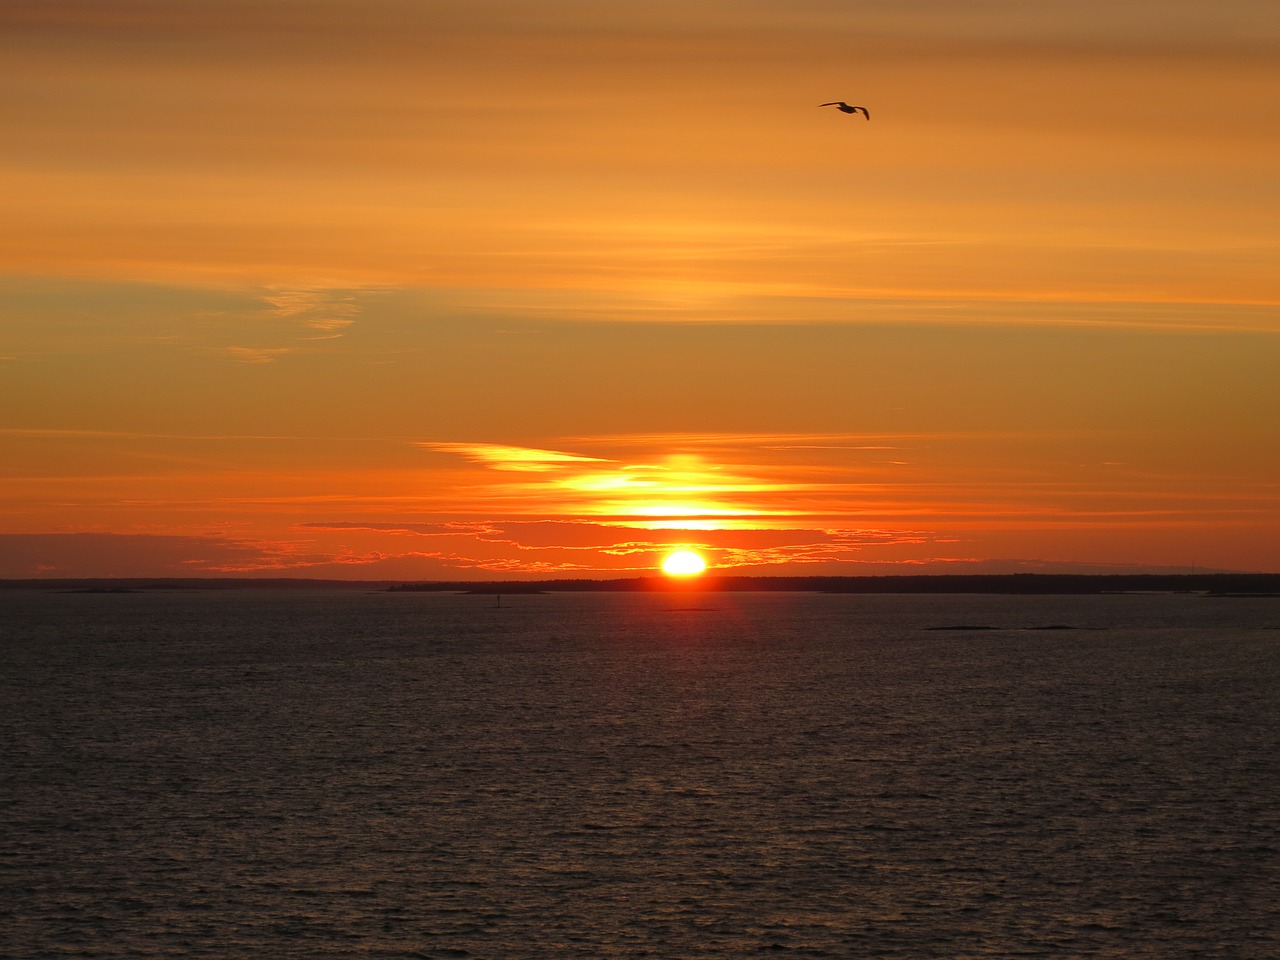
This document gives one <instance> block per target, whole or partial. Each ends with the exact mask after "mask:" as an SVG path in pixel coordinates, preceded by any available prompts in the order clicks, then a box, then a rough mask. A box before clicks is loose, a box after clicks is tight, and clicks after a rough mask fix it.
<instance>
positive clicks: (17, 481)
mask: <svg viewBox="0 0 1280 960" xmlns="http://www.w3.org/2000/svg"><path fill="white" fill-rule="evenodd" d="M0 58H2V60H0V62H3V63H4V64H5V67H4V69H3V71H0V84H2V85H3V91H0V95H3V97H4V101H5V103H6V104H7V105H8V106H7V107H6V110H5V111H4V112H3V113H2V114H0V135H2V136H3V138H4V142H5V143H6V149H5V150H4V151H3V152H2V153H0V183H3V197H4V208H5V221H6V227H7V228H6V229H5V230H4V231H2V232H0V577H28V576H128V575H143V576H147V575H164V574H175V575H176V574H182V575H211V576H213V575H259V574H260V575H269V576H283V575H292V576H325V577H328V576H338V577H345V578H394V579H412V578H448V579H454V578H477V577H478V578H490V577H495V576H504V577H505V576H510V577H539V576H563V575H573V576H605V575H611V574H612V575H633V574H635V573H636V572H650V571H653V570H654V569H656V567H657V566H658V564H659V563H660V561H661V558H662V556H663V554H664V552H665V551H667V550H669V549H670V548H671V547H672V546H674V545H692V546H695V547H697V548H698V549H700V550H701V551H702V552H703V553H704V554H705V555H706V556H707V557H708V559H709V560H710V561H711V562H712V564H713V566H715V567H718V568H720V569H737V570H740V571H742V572H752V573H777V574H787V573H796V574H801V573H819V572H820V573H849V574H857V573H884V572H895V571H897V572H901V571H915V570H918V571H926V570H927V571H935V570H955V571H957V572H961V571H971V570H1006V569H1045V570H1058V569H1089V570H1092V569H1139V568H1166V567H1172V568H1184V567H1190V566H1191V565H1195V566H1196V567H1197V568H1200V569H1205V568H1216V569H1237V570H1269V571H1278V570H1280V546H1278V545H1280V452H1278V451H1280V444H1278V443H1277V442H1276V438H1277V435H1280V399H1277V397H1278V396H1280V394H1277V392H1276V389H1275V387H1274V383H1275V382H1276V381H1277V379H1278V377H1277V374H1280V282H1278V281H1277V277H1278V276H1280V273H1278V272H1277V269H1276V264H1277V263H1280V175H1278V174H1277V171H1280V122H1277V121H1280V16H1277V15H1276V13H1275V8H1274V5H1273V4H1272V3H1270V2H1269V0H1268V2H1254V0H1234V2H1232V3H1230V4H1225V5H1224V4H1221V3H1210V2H1208V0H1165V2H1161V3H1158V4H1157V3H1154V2H1150V0H1143V2H1137V0H1079V2H1077V3H1074V4H1071V5H1069V6H1068V5H1057V4H1053V5H1049V4H1041V3H1033V2H1012V0H947V2H942V0H892V2H891V0H861V2H859V0H841V2H835V0H791V2H787V3H781V2H772V0H737V2H734V3H728V2H704V3H699V4H687V3H674V2H655V0H647V2H644V3H640V2H631V0H615V2H612V3H608V4H602V3H596V2H592V3H587V2H572V0H539V2H537V3H534V2H530V0H505V2H504V0H477V2H468V3H464V2H460V0H440V2H437V0H364V2H360V3H356V2H354V0H297V2H283V0H258V2H253V3H250V2H241V0H205V2H200V3H194V2H193V3H186V2H173V0H121V2H115V0H92V2H90V0H76V2H72V0H47V2H34V0H31V2H27V0H16V2H10V3H6V4H4V5H3V6H2V7H0ZM837 99H844V100H848V101H849V102H853V103H859V104H865V105H866V106H867V107H868V109H869V110H870V112H871V120H870V121H866V120H863V119H862V118H861V117H849V116H845V115H843V114H840V113H838V112H837V111H835V110H834V109H832V108H830V107H826V108H819V107H818V104H820V103H822V102H824V101H828V100H837Z"/></svg>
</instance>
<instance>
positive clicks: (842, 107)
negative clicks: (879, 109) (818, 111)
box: [818, 100, 871, 120]
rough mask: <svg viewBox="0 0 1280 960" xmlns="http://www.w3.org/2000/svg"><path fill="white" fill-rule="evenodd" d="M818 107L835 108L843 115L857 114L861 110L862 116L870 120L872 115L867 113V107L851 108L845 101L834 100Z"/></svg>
mask: <svg viewBox="0 0 1280 960" xmlns="http://www.w3.org/2000/svg"><path fill="white" fill-rule="evenodd" d="M818 106H820V107H835V108H836V109H837V110H839V111H840V112H841V113H857V112H858V111H859V110H861V111H862V115H863V116H864V117H866V118H867V119H868V120H870V119H871V114H869V113H867V108H866V107H851V106H849V104H847V103H845V102H844V101H843V100H832V101H831V102H830V103H820V104H818Z"/></svg>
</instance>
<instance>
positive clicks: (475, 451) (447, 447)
mask: <svg viewBox="0 0 1280 960" xmlns="http://www.w3.org/2000/svg"><path fill="white" fill-rule="evenodd" d="M418 446H420V447H423V448H425V449H428V450H438V451H440V452H441V453H455V454H458V455H459V456H462V457H466V458H467V459H468V460H470V461H471V462H473V463H481V464H484V465H485V466H487V467H492V468H493V469H494V470H512V471H515V472H518V473H546V472H551V471H554V470H558V469H560V468H563V467H565V466H566V465H569V464H579V463H608V462H609V461H607V460H604V459H601V458H599V457H583V456H578V455H577V454H572V453H562V452H560V451H558V450H539V449H537V448H534V447H512V446H504V445H502V444H496V443H419V444H418Z"/></svg>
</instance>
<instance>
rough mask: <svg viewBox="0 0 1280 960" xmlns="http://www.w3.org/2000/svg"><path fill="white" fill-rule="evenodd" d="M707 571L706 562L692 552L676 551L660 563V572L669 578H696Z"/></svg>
mask: <svg viewBox="0 0 1280 960" xmlns="http://www.w3.org/2000/svg"><path fill="white" fill-rule="evenodd" d="M705 569H707V561H705V560H703V559H702V557H700V556H698V554H696V553H694V552H693V551H692V550H677V551H676V552H675V553H673V554H670V555H669V556H668V557H667V558H666V559H665V560H663V561H662V572H663V573H665V574H667V576H670V577H696V576H697V575H698V574H700V573H702V571H703V570H705Z"/></svg>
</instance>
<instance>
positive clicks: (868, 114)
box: [853, 107, 871, 120]
mask: <svg viewBox="0 0 1280 960" xmlns="http://www.w3.org/2000/svg"><path fill="white" fill-rule="evenodd" d="M853 109H855V110H861V111H862V115H863V116H864V117H866V118H867V119H868V120H870V119H871V114H870V113H868V112H867V108H866V107H854V108H853Z"/></svg>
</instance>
